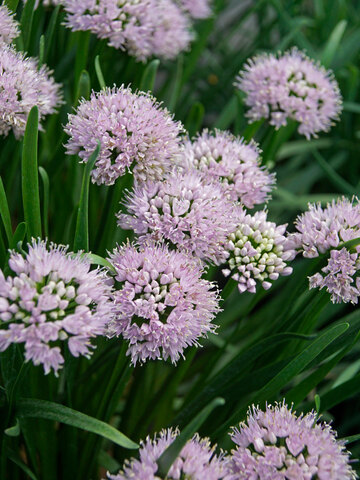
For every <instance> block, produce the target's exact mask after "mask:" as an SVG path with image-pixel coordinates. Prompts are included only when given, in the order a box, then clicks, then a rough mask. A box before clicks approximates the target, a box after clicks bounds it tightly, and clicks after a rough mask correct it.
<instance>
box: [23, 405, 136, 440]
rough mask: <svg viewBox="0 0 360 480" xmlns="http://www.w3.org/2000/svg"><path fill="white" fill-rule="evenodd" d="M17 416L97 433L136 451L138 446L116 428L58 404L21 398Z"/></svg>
mask: <svg viewBox="0 0 360 480" xmlns="http://www.w3.org/2000/svg"><path fill="white" fill-rule="evenodd" d="M17 415H18V416H19V417H23V418H44V419H46V420H54V421H55V422H60V423H64V424H66V425H70V426H72V427H76V428H81V429H83V430H86V431H87V432H91V433H96V434H97V435H100V436H102V437H104V438H106V439H108V440H111V441H112V442H114V443H116V444H117V445H119V446H120V447H123V448H128V449H136V448H138V445H137V444H136V443H135V442H133V441H132V440H130V439H129V438H128V437H126V436H125V435H124V434H123V433H121V432H119V431H118V430H116V428H114V427H112V426H111V425H108V424H107V423H105V422H102V421H101V420H98V419H96V418H93V417H90V416H88V415H85V414H84V413H81V412H78V411H77V410H73V409H72V408H69V407H65V406H64V405H60V404H58V403H54V402H49V401H47V400H39V399H35V398H20V399H19V400H18V402H17Z"/></svg>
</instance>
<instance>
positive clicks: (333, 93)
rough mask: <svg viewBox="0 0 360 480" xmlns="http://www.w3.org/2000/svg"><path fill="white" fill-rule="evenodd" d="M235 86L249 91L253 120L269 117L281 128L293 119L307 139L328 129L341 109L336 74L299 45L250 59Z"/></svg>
mask: <svg viewBox="0 0 360 480" xmlns="http://www.w3.org/2000/svg"><path fill="white" fill-rule="evenodd" d="M235 86H236V87H238V88H239V89H240V90H242V91H243V92H244V93H245V95H246V98H245V103H246V105H247V106H248V107H250V109H249V111H248V113H247V116H248V117H249V118H250V120H251V121H252V122H253V121H256V120H260V119H262V118H268V119H269V120H270V124H271V125H274V126H275V127H276V128H280V127H281V126H284V125H286V124H287V122H288V120H294V121H295V122H297V123H298V124H299V126H298V132H299V133H300V134H302V135H305V136H306V138H308V139H309V138H310V137H311V136H314V137H316V136H317V133H318V132H321V131H328V130H329V129H330V127H331V126H332V125H333V122H334V120H337V118H338V117H339V114H340V112H341V109H342V107H341V95H340V91H339V87H338V84H337V82H336V80H335V79H334V77H333V74H332V73H331V72H330V71H326V70H325V69H324V68H323V67H321V66H320V65H319V64H317V63H315V62H314V61H313V60H311V59H310V58H308V57H307V56H306V55H305V54H304V53H303V52H301V51H299V50H297V49H296V48H294V49H292V50H290V51H288V52H286V53H284V54H283V55H278V56H275V55H273V54H270V55H259V56H257V57H254V58H252V59H250V60H249V61H248V63H247V64H246V65H245V67H244V70H243V71H241V72H240V74H239V76H238V77H237V79H236V82H235Z"/></svg>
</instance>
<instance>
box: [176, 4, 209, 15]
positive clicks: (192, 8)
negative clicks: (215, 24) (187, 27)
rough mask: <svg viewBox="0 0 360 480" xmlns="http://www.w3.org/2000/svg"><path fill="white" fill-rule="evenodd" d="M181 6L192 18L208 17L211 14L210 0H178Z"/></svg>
mask: <svg viewBox="0 0 360 480" xmlns="http://www.w3.org/2000/svg"><path fill="white" fill-rule="evenodd" d="M178 3H179V5H180V7H181V8H182V9H183V10H184V11H185V12H186V13H187V14H188V15H190V17H192V18H208V17H210V16H211V3H212V2H211V1H210V0H178Z"/></svg>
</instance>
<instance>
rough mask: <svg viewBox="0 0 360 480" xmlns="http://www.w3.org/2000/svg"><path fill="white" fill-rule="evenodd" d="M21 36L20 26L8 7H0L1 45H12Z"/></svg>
mask: <svg viewBox="0 0 360 480" xmlns="http://www.w3.org/2000/svg"><path fill="white" fill-rule="evenodd" d="M19 34H20V31H19V24H18V22H17V21H16V20H15V18H14V15H13V14H12V13H11V12H10V10H9V9H8V8H7V6H6V5H0V43H11V42H12V41H13V40H14V38H16V37H18V36H19Z"/></svg>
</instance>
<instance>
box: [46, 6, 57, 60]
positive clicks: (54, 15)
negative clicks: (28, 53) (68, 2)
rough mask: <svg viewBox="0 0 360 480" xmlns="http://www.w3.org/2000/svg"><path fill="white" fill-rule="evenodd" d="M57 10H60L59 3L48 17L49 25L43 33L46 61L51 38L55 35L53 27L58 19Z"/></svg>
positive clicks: (51, 42)
mask: <svg viewBox="0 0 360 480" xmlns="http://www.w3.org/2000/svg"><path fill="white" fill-rule="evenodd" d="M59 11H60V5H57V6H56V7H55V8H54V10H53V12H52V14H51V17H50V21H49V26H48V28H47V30H46V33H45V45H46V47H45V54H44V61H45V62H46V61H47V59H48V58H49V54H50V50H51V47H52V44H53V40H54V35H55V27H56V22H57V19H58V16H59Z"/></svg>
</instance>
